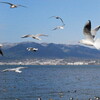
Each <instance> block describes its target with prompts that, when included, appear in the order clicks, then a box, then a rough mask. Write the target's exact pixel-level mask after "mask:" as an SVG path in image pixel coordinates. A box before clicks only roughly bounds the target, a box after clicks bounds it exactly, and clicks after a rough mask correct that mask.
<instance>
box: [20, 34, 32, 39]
mask: <svg viewBox="0 0 100 100" xmlns="http://www.w3.org/2000/svg"><path fill="white" fill-rule="evenodd" d="M27 37H32V35H30V34H28V35H24V36H22V37H21V38H27Z"/></svg>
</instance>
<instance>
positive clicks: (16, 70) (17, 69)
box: [2, 67, 26, 73]
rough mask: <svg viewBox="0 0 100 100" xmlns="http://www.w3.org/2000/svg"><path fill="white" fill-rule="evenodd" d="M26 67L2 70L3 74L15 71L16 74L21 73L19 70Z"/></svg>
mask: <svg viewBox="0 0 100 100" xmlns="http://www.w3.org/2000/svg"><path fill="white" fill-rule="evenodd" d="M24 68H26V67H17V68H12V69H4V70H2V71H3V72H7V71H15V72H17V73H21V72H22V71H20V69H24Z"/></svg>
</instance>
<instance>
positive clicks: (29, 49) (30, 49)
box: [27, 47, 38, 52]
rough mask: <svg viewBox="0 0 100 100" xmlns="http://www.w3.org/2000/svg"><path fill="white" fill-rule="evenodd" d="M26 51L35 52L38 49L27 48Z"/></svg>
mask: <svg viewBox="0 0 100 100" xmlns="http://www.w3.org/2000/svg"><path fill="white" fill-rule="evenodd" d="M27 50H28V51H35V52H36V51H37V50H38V48H32V47H29V48H27Z"/></svg>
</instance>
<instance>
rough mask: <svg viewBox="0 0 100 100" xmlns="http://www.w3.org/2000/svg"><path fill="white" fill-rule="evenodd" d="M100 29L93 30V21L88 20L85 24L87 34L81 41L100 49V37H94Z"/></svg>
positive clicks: (84, 29) (84, 31)
mask: <svg viewBox="0 0 100 100" xmlns="http://www.w3.org/2000/svg"><path fill="white" fill-rule="evenodd" d="M97 30H99V27H98V28H96V29H94V33H95V34H93V31H91V21H90V20H88V22H87V23H86V24H85V26H84V28H83V34H84V36H85V39H82V40H80V42H79V43H82V44H85V45H88V46H94V47H95V48H96V49H100V38H97V39H94V37H95V35H96V31H97Z"/></svg>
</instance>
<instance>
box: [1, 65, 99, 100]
mask: <svg viewBox="0 0 100 100" xmlns="http://www.w3.org/2000/svg"><path fill="white" fill-rule="evenodd" d="M15 67H21V66H18V65H17V66H11V65H10V66H8V65H5V66H0V70H3V69H7V68H15ZM23 67H28V68H25V69H22V73H16V72H0V100H37V98H38V97H41V98H42V100H49V99H51V98H52V99H53V100H69V98H70V97H73V98H75V99H76V98H78V100H88V98H90V97H91V98H94V96H100V66H90V65H89V66H30V65H29V66H23Z"/></svg>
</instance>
